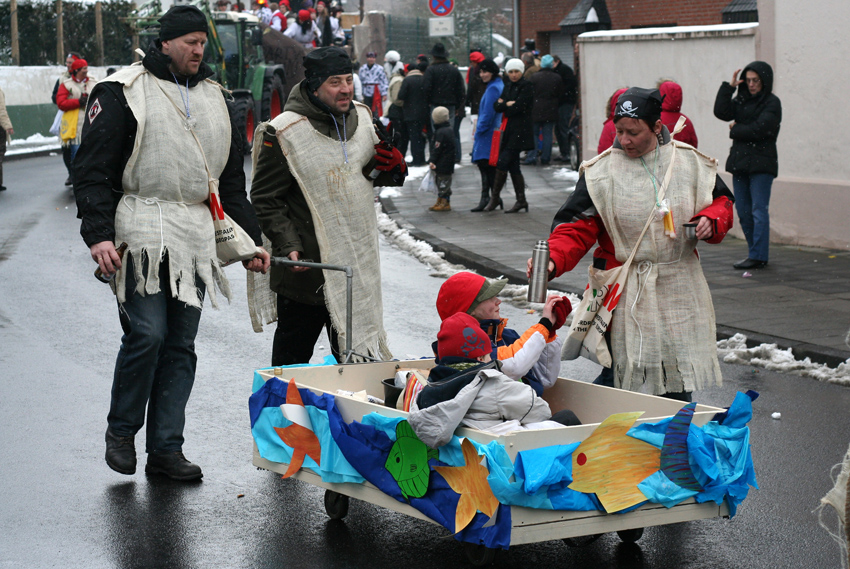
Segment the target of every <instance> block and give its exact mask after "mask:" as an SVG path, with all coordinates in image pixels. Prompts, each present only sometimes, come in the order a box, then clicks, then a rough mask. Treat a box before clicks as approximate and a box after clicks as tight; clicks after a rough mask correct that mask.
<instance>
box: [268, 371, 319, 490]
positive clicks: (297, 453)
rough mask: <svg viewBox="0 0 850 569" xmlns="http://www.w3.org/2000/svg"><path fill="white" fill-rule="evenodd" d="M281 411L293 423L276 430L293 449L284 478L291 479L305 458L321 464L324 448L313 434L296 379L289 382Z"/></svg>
mask: <svg viewBox="0 0 850 569" xmlns="http://www.w3.org/2000/svg"><path fill="white" fill-rule="evenodd" d="M280 410H281V411H282V412H283V416H284V417H286V418H287V419H289V420H290V421H292V424H291V425H289V426H288V427H284V428H282V429H281V428H280V427H275V428H274V430H275V432H277V435H278V436H279V437H280V438H281V440H282V441H283V442H285V443H286V444H287V445H289V446H290V447H292V460H291V461H290V462H289V468H287V469H286V473H284V475H283V478H289V477H290V476H292V475H293V474H295V473H296V472H297V471H298V469H299V468H301V465H302V464H304V458H305V457H307V456H309V457H310V458H312V459H313V460H315V461H316V464H321V459H322V448H321V445H320V444H319V439H318V438H317V437H316V433H314V432H313V425H312V423H311V422H310V415H308V414H307V409H306V408H305V407H304V402H303V401H302V400H301V394H300V393H299V392H298V386H297V385H295V380H294V379H290V380H289V386H288V387H287V389H286V403H284V404H283V405H281V406H280Z"/></svg>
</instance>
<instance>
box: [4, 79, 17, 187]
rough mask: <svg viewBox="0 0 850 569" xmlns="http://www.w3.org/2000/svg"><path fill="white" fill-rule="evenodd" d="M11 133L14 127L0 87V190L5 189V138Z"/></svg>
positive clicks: (9, 136)
mask: <svg viewBox="0 0 850 569" xmlns="http://www.w3.org/2000/svg"><path fill="white" fill-rule="evenodd" d="M13 134H15V129H14V128H12V121H10V120H9V113H8V112H7V111H6V94H5V93H3V89H0V192H5V191H6V186H4V185H3V157H4V156H6V142H7V139H8V140H11V139H12V135H13Z"/></svg>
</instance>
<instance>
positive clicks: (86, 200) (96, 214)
mask: <svg viewBox="0 0 850 569" xmlns="http://www.w3.org/2000/svg"><path fill="white" fill-rule="evenodd" d="M170 61H171V58H169V57H168V56H166V55H163V54H162V52H160V51H159V50H158V49H156V48H154V47H151V48H150V49H149V50H148V52H147V53H146V55H145V58H144V59H143V60H142V65H144V66H145V67H146V68H147V70H148V71H149V72H150V73H151V74H153V75H154V76H156V77H158V78H159V79H165V80H168V81H172V80H173V76H172V75H171V72H170V71H169V70H168V64H169V62H170ZM210 76H212V70H211V69H210V68H209V67H208V66H207V65H206V64H204V63H202V64H201V67H200V69H199V70H198V73H197V75H195V76H194V77H189V78H188V80H189V88H190V89H191V88H192V87H194V86H195V85H197V84H198V82H199V81H203V80H204V79H205V78H207V77H210ZM95 101H97V102H99V104H100V108H101V111H100V113H99V114H98V115H97V120H95V122H94V123H92V122H90V121H89V119H88V117H86V119H85V121H84V122H83V134H82V139H81V141H80V149H79V150H78V151H77V156H76V158H75V159H74V171H75V172H76V181H75V183H74V196H75V198H76V201H77V211H78V213H77V217H79V218H80V219H82V220H83V221H82V226H81V227H80V234H81V235H82V236H83V240H84V241H85V242H86V245H88V246H89V247H91V246H92V245H94V244H95V243H100V242H102V241H114V240H115V210H116V209H117V208H118V203H119V201H120V199H121V197H122V196H123V195H124V187H123V185H122V182H121V178H122V175H123V173H124V167H125V166H126V165H127V160H129V158H130V155H131V154H132V153H133V146H134V144H135V142H136V130H137V128H138V122H137V121H136V117H135V116H133V112H132V111H131V110H130V107H129V105H128V104H127V99H126V97H125V96H124V89H123V87H122V86H121V85H120V84H119V83H113V82H102V83H98V84H97V85H96V86H95V88H94V90H93V91H92V93H91V95H90V96H89V105H90V107H91V105H93V104H94V102H95ZM227 110H228V113H229V114H230V132H231V136H230V154H229V155H228V157H227V163H226V164H225V166H224V170H223V171H222V173H221V176H220V177H219V187H218V190H219V194H220V197H221V205H222V207H223V208H224V211H225V212H226V213H227V215H229V216H230V217H231V218H233V220H234V221H235V222H236V223H238V224H239V225H240V226H241V227H242V228H243V229H244V230H245V231H247V232H248V234H249V235H250V236H251V238H252V239H253V240H254V243H255V244H256V245H262V243H263V240H262V236H261V234H260V226H259V224H258V223H257V216H256V214H255V213H254V208H253V207H252V206H251V203H250V202H249V201H248V198H247V195H246V192H245V170H244V154H245V153H244V151H243V148H242V138H241V136H239V130H238V129H237V128H236V123H235V122H234V115H233V107H232V105H231V104H230V102H229V101H228V102H227Z"/></svg>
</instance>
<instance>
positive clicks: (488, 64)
mask: <svg viewBox="0 0 850 569" xmlns="http://www.w3.org/2000/svg"><path fill="white" fill-rule="evenodd" d="M478 71H487V72H488V73H492V74H493V75H498V74H499V66H498V65H496V62H495V61H493V60H492V59H485V60H484V61H482V62H481V63H479V64H478Z"/></svg>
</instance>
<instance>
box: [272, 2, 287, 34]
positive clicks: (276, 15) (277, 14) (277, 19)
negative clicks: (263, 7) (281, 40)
mask: <svg viewBox="0 0 850 569" xmlns="http://www.w3.org/2000/svg"><path fill="white" fill-rule="evenodd" d="M284 6H285V4H284ZM269 7H270V8H271V11H272V21H271V24H269V27H270V28H271V29H273V30H277V31H279V32H281V33H283V30H284V29H285V28H286V27H288V26H286V25H284V24H285V23H286V14H284V13H283V12H282V11H281V9H280V4H278V3H276V2H272V3H271V4H270V5H269Z"/></svg>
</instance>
